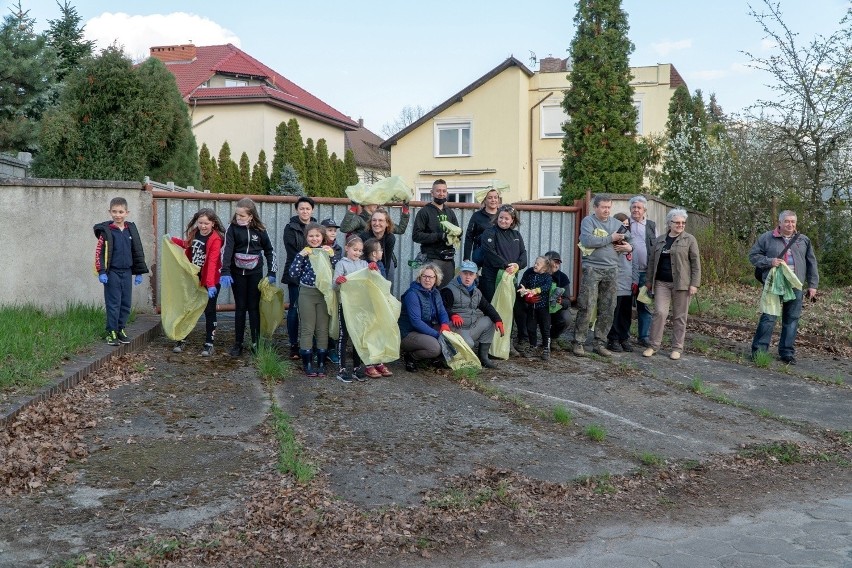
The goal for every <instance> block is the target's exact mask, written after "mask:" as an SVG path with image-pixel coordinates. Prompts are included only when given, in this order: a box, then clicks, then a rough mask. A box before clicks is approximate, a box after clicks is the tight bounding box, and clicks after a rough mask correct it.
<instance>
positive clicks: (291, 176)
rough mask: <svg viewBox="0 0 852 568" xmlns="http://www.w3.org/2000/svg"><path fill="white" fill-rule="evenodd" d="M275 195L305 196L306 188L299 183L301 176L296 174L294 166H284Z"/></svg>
mask: <svg viewBox="0 0 852 568" xmlns="http://www.w3.org/2000/svg"><path fill="white" fill-rule="evenodd" d="M273 195H298V196H301V195H305V188H304V186H303V185H302V182H300V181H299V174H298V173H296V169H295V168H294V167H293V164H289V163H288V164H284V168H283V169H282V170H281V179H280V180H278V185H276V186H275V192H274V193H273Z"/></svg>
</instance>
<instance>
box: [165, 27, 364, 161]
mask: <svg viewBox="0 0 852 568" xmlns="http://www.w3.org/2000/svg"><path fill="white" fill-rule="evenodd" d="M151 57H156V58H157V59H159V60H160V61H162V62H163V63H165V65H166V68H168V70H169V71H171V73H172V74H173V75H174V76H175V79H176V80H177V85H178V89H180V92H181V95H182V96H183V99H184V100H185V101H186V103H187V105H188V106H189V113H190V119H191V121H192V129H193V132H194V133H195V140H196V142H197V143H198V147H199V148H200V147H201V145H202V144H207V147H208V149H209V150H210V153H211V154H212V155H213V156H216V155H218V152H219V149H220V148H221V147H222V144H223V143H224V142H225V141H227V142H228V145H229V146H230V147H231V157H232V158H233V159H234V161H239V159H240V155H241V154H242V152H246V154H247V155H248V157H249V160H250V161H251V162H252V163H255V162H256V161H257V155H258V153H259V152H260V150H261V149H262V150H264V151H265V152H266V156H267V160H268V162H269V163H271V162H272V155H273V150H274V148H275V129H276V128H277V127H278V125H279V124H280V123H281V122H282V121H283V122H287V121H288V120H290V119H291V118H295V119H296V120H298V121H299V127H300V129H301V132H302V139H303V140H307V139H308V138H313V140H314V142H316V141H317V140H319V139H320V138H325V140H326V142H327V143H328V152H329V154H331V153H332V152H336V153H337V155H338V156H339V157H340V158H341V159H343V156H344V150H345V133H346V132H348V131H355V130H357V129H358V127H359V125H358V123H357V122H355V121H354V120H352V119H351V118H349V117H348V116H346V115H344V114H343V113H341V112H340V111H338V110H337V109H335V108H333V107H332V106H330V105H329V104H327V103H325V102H323V101H322V100H320V99H319V98H317V97H316V96H314V95H313V94H311V93H309V92H308V91H306V90H305V89H303V88H301V87H299V86H298V85H296V84H295V83H293V82H292V81H290V80H288V79H287V78H286V77H284V76H283V75H280V74H279V73H277V72H275V71H274V70H273V69H271V68H269V67H267V66H266V65H264V64H263V63H261V62H260V61H258V60H257V59H255V58H254V57H252V56H251V55H249V54H248V53H246V52H244V51H243V50H241V49H240V48H238V47H236V46H234V45H232V44H230V43H229V44H225V45H205V46H196V45H193V44H191V43H190V44H184V45H166V46H157V47H152V48H151Z"/></svg>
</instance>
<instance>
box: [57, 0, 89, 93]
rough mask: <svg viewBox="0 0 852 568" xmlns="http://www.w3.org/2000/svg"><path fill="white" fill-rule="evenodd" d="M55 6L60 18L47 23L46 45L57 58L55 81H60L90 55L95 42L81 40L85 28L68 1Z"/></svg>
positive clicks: (65, 0)
mask: <svg viewBox="0 0 852 568" xmlns="http://www.w3.org/2000/svg"><path fill="white" fill-rule="evenodd" d="M56 4H57V5H58V6H59V12H60V17H59V18H57V19H56V20H48V21H47V23H48V24H50V27H49V28H48V30H47V43H48V45H50V47H51V48H53V51H54V52H55V53H56V57H57V62H56V80H57V81H62V80H63V79H65V76H66V75H68V73H70V72H71V71H73V70H74V69H77V68H78V67H79V64H80V61H81V60H83V59H84V58H86V57H89V56H91V55H92V52H93V50H94V47H95V42H94V41H92V40H86V39H83V37H84V36H83V30H84V29H85V27H84V26H81V25H80V22H81V21H82V20H83V19H82V18H81V17H80V14H78V13H77V8H75V7H74V6H72V5H71V4H69V3H68V0H63V3H62V4H60V3H59V2H57V3H56Z"/></svg>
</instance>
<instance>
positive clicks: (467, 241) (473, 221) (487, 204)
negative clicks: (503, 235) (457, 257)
mask: <svg viewBox="0 0 852 568" xmlns="http://www.w3.org/2000/svg"><path fill="white" fill-rule="evenodd" d="M498 207H500V192H499V191H497V190H496V189H494V188H491V189H489V190H488V191H487V192H486V193H485V198H483V200H482V207H481V208H480V209H478V210H477V211H476V212H475V213H474V214H473V215H471V216H470V222H469V223H468V224H467V230H466V231H465V232H464V249H463V252H462V259H464V260H472V261H473V262H475V263H476V265H477V266H482V260H483V259H482V253H481V252H477V249H479V247H480V237H481V236H482V233H484V232H485V230H486V229H488V228H490V227H491V226H493V225H494V222H495V221H496V220H497V208H498Z"/></svg>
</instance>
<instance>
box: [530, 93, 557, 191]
mask: <svg viewBox="0 0 852 568" xmlns="http://www.w3.org/2000/svg"><path fill="white" fill-rule="evenodd" d="M552 96H553V91H550V92H549V93H547V96H546V97H544V98H543V99H541V100H540V101H538V102H537V103H535V104H534V105H533V106H532V107H531V108H530V138H529V146H530V152H529V164H530V165H529V168H530V199H532V198H533V195H532V188H533V111H534V110H535V109H536V108H538V107H539V105H541V103H543V102H544V101H546V100H547V99H549V98H550V97H552Z"/></svg>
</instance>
